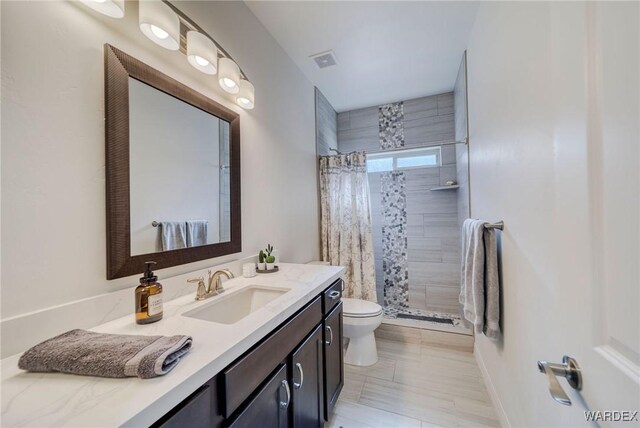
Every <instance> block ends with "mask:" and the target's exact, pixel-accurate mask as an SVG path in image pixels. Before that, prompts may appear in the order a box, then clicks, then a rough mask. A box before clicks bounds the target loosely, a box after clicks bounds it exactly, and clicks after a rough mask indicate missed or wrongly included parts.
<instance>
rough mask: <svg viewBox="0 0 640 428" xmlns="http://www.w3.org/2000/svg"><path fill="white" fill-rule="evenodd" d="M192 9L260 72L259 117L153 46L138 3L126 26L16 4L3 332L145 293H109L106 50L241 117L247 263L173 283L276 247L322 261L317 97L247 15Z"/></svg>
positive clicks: (77, 11) (10, 12)
mask: <svg viewBox="0 0 640 428" xmlns="http://www.w3.org/2000/svg"><path fill="white" fill-rule="evenodd" d="M178 7H180V8H181V9H182V10H183V11H184V12H186V13H187V14H188V15H189V16H191V17H192V18H193V19H194V20H196V22H198V24H199V25H200V26H202V27H203V28H204V29H205V30H206V31H208V32H209V33H210V34H211V35H213V36H214V37H215V38H216V39H217V40H218V42H219V43H221V45H222V46H224V48H225V49H226V50H227V51H228V52H230V53H231V54H232V55H233V56H234V58H235V59H236V60H237V62H238V63H239V64H240V66H241V67H242V69H243V70H244V71H245V72H246V74H247V75H248V77H249V78H250V80H251V81H252V82H253V83H254V85H255V87H256V107H255V109H254V110H252V111H244V110H242V109H240V108H237V107H235V106H234V105H233V103H232V102H231V101H230V100H231V97H230V96H228V95H226V94H224V93H223V92H222V90H220V89H218V85H217V83H216V81H215V79H213V78H210V77H207V76H205V75H203V74H202V73H200V72H198V71H196V70H195V69H193V68H192V67H191V66H190V65H189V64H188V63H187V61H186V59H185V57H184V56H183V55H182V54H180V53H178V52H169V51H166V50H164V49H162V48H160V47H158V46H156V45H154V44H153V43H152V42H150V41H149V40H147V39H146V38H145V37H144V36H143V35H142V33H141V32H140V31H139V30H138V29H137V8H136V3H135V2H127V5H126V15H125V18H124V19H123V20H114V19H110V18H107V17H104V16H102V15H99V14H97V13H95V12H93V11H91V10H90V9H87V8H86V7H84V6H82V5H81V4H80V3H74V2H67V1H53V2H49V1H46V2H44V1H43V2H2V4H1V8H2V13H1V17H2V25H1V31H2V36H1V40H2V152H3V153H2V165H1V166H2V231H1V233H2V244H1V245H2V249H1V251H2V255H3V260H2V262H3V263H2V317H3V318H7V317H12V316H17V315H20V314H24V313H26V312H29V311H34V310H37V309H41V308H46V307H50V306H53V305H59V304H63V303H67V302H70V301H74V300H77V299H82V298H89V297H93V296H97V295H99V294H101V293H109V292H112V291H115V290H119V289H123V288H128V287H133V286H135V285H136V284H137V282H138V281H137V277H138V276H139V275H136V276H132V277H129V278H122V279H118V280H115V281H107V280H106V279H105V278H106V276H105V270H106V268H105V265H106V255H105V247H106V244H105V190H104V189H105V183H104V179H105V178H104V177H105V171H104V164H105V159H104V95H103V92H104V88H103V78H104V76H103V44H104V43H110V44H112V45H114V46H115V47H117V48H119V49H122V50H123V51H125V52H126V53H128V54H130V55H133V56H134V57H136V58H138V59H140V60H141V61H143V62H145V63H147V64H149V65H151V66H152V67H154V68H157V69H159V70H160V71H162V72H164V73H166V74H168V75H169V76H171V77H174V78H176V79H178V80H180V81H181V82H182V83H185V84H187V85H189V86H191V87H192V88H194V89H195V90H197V91H199V92H201V93H203V94H205V95H207V96H208V97H210V98H212V99H214V100H216V101H218V102H222V103H223V104H225V105H226V106H228V107H230V108H232V109H234V110H236V111H238V112H239V113H240V115H241V133H242V221H243V224H242V232H243V233H242V236H243V253H242V254H241V255H236V256H229V257H224V258H221V259H219V260H215V261H212V260H209V261H203V262H198V263H192V264H190V265H185V266H180V267H175V268H170V269H165V270H161V271H158V274H159V276H160V278H161V279H162V278H163V277H167V276H172V275H177V274H181V273H185V272H188V271H193V270H197V269H201V268H203V267H204V266H211V265H213V264H217V263H221V262H224V261H225V260H231V259H236V258H238V257H239V256H245V255H249V254H255V253H256V252H257V250H259V249H260V248H263V247H264V246H265V245H266V243H267V242H270V243H272V244H273V245H274V246H275V247H277V248H278V249H279V250H280V256H281V258H282V259H283V260H286V261H292V262H306V261H308V260H311V259H317V258H318V257H319V236H318V235H319V234H318V207H317V194H316V188H317V187H316V157H315V137H314V94H313V86H312V85H311V84H310V83H309V82H308V81H307V80H306V78H305V77H304V76H303V75H302V73H301V72H300V71H299V69H298V68H297V67H296V66H295V65H294V64H293V62H292V61H291V60H290V59H289V57H288V56H287V55H286V54H285V53H284V51H283V50H282V49H281V48H280V47H279V46H278V45H277V44H276V42H275V41H274V40H273V38H272V37H271V36H270V35H269V34H268V33H267V32H266V30H265V29H264V28H263V26H262V25H261V24H260V23H259V22H258V20H257V19H256V18H255V17H254V16H253V15H252V14H251V12H250V11H249V9H247V7H246V6H245V5H244V4H243V3H242V2H197V1H194V2H179V3H178ZM142 268H143V267H142V266H141V267H140V269H141V272H142ZM131 298H132V299H133V294H132V297H131ZM132 302H133V300H132Z"/></svg>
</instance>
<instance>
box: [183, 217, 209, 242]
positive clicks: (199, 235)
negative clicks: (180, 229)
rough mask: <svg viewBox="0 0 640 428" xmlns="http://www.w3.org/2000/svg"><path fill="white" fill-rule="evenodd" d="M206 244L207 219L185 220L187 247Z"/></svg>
mask: <svg viewBox="0 0 640 428" xmlns="http://www.w3.org/2000/svg"><path fill="white" fill-rule="evenodd" d="M200 245H207V220H189V221H187V247H199V246H200Z"/></svg>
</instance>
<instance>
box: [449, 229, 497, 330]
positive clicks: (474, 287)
mask: <svg viewBox="0 0 640 428" xmlns="http://www.w3.org/2000/svg"><path fill="white" fill-rule="evenodd" d="M486 224H489V223H488V222H486V221H482V220H473V219H467V220H465V221H464V224H463V227H462V242H463V248H462V269H461V270H462V278H461V279H462V282H461V288H460V298H459V301H460V303H461V304H462V305H463V314H464V317H465V319H466V320H468V321H469V322H470V323H472V324H473V326H474V330H475V331H476V333H482V332H483V331H484V332H485V335H486V336H487V337H489V338H490V339H493V340H495V339H497V338H498V336H499V333H500V328H499V321H500V307H499V306H500V303H499V301H500V295H499V293H500V291H499V285H498V262H497V245H496V236H495V231H494V230H493V229H487V228H485V225H486Z"/></svg>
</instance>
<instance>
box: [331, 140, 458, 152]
mask: <svg viewBox="0 0 640 428" xmlns="http://www.w3.org/2000/svg"><path fill="white" fill-rule="evenodd" d="M454 144H467V141H466V140H465V141H449V142H446V143H438V144H427V145H424V146H411V147H397V148H393V149H388V150H377V151H366V150H365V153H367V154H376V153H385V152H401V151H404V150H416V149H426V148H429V147H440V146H451V145H454ZM329 150H331V151H332V152H336V153H337V154H339V155H348V154H351V153H356V152H359V151H362V150H353V151H351V152H348V153H342V152H341V151H339V150H338V149H334V148H333V147H329Z"/></svg>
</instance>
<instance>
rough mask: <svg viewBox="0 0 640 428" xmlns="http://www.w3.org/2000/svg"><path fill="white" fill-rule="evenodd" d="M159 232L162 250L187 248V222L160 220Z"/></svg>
mask: <svg viewBox="0 0 640 428" xmlns="http://www.w3.org/2000/svg"><path fill="white" fill-rule="evenodd" d="M159 233H160V242H161V244H162V251H168V250H178V249H180V248H187V224H186V223H185V222H184V221H161V222H160V230H159Z"/></svg>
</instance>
